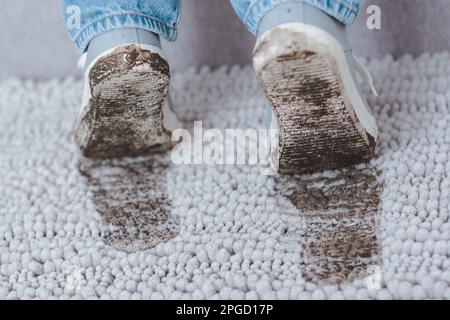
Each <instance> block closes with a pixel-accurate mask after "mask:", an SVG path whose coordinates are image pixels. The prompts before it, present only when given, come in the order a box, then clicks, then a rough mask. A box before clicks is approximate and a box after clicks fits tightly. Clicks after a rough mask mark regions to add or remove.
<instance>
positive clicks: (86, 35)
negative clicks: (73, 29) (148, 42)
mask: <svg viewBox="0 0 450 320" xmlns="http://www.w3.org/2000/svg"><path fill="white" fill-rule="evenodd" d="M123 28H136V29H143V30H147V31H151V32H154V33H157V34H159V35H160V36H161V37H163V38H164V39H166V40H168V41H173V40H175V38H176V36H177V29H176V27H175V26H171V25H168V24H167V23H164V22H162V21H160V20H158V19H157V18H154V17H151V16H147V15H143V14H140V13H121V14H117V15H107V16H104V17H100V18H98V19H97V20H95V21H93V22H92V23H90V24H88V25H87V26H85V27H84V28H83V29H82V30H81V31H80V32H79V33H78V34H77V35H76V36H75V37H74V38H73V41H74V43H75V46H76V48H77V50H78V52H80V53H83V52H84V51H86V49H87V47H88V45H89V42H90V41H91V40H92V39H93V38H94V37H95V36H97V35H99V34H101V33H104V32H107V31H111V30H115V29H123Z"/></svg>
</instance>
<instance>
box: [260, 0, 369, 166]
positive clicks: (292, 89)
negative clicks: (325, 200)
mask: <svg viewBox="0 0 450 320" xmlns="http://www.w3.org/2000/svg"><path fill="white" fill-rule="evenodd" d="M253 65H254V69H255V72H256V75H257V78H258V80H259V82H260V83H261V85H262V87H263V89H264V91H265V94H266V96H267V98H268V100H269V102H270V104H271V106H272V123H271V127H272V129H275V130H274V131H275V132H276V134H275V135H273V137H274V138H273V139H272V141H271V143H272V149H271V162H272V166H273V169H274V170H276V171H279V172H284V173H302V172H311V171H316V170H322V169H332V168H337V167H342V166H347V165H350V164H354V163H357V162H361V161H365V160H368V159H370V158H371V157H372V156H373V154H374V149H375V142H376V139H377V127H376V123H375V119H374V117H373V115H372V113H371V111H370V109H369V107H368V105H367V103H366V101H365V99H364V97H363V96H362V94H361V91H360V89H359V86H358V84H357V80H356V71H358V72H359V73H360V74H361V75H362V76H363V78H365V79H366V80H368V82H369V84H370V85H371V87H372V89H373V84H372V79H371V78H370V75H369V73H368V72H367V70H366V69H365V68H364V66H363V65H362V64H361V63H360V62H359V60H355V58H354V56H353V54H352V51H351V47H350V43H349V40H348V37H347V33H346V29H345V26H344V25H343V24H341V23H339V22H338V21H337V20H335V19H333V18H331V17H330V16H329V15H327V14H325V13H324V12H322V11H321V10H319V9H316V8H314V7H312V6H309V5H307V4H304V3H285V4H281V5H279V6H277V7H276V8H275V9H274V10H272V11H271V12H270V13H269V14H267V15H266V16H265V17H264V19H263V20H262V22H261V25H260V31H259V34H258V41H257V44H256V47H255V50H254V56H253ZM373 91H374V93H375V94H376V92H375V89H373Z"/></svg>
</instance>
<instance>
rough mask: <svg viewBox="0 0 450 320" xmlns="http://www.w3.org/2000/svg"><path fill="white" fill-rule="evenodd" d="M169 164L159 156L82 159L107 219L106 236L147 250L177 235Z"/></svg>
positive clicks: (122, 244)
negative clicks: (170, 197) (170, 198)
mask: <svg viewBox="0 0 450 320" xmlns="http://www.w3.org/2000/svg"><path fill="white" fill-rule="evenodd" d="M167 169H168V166H167V165H165V164H163V163H162V162H161V161H159V159H158V158H156V157H145V158H144V157H141V158H134V159H129V158H128V159H119V160H118V159H115V160H88V159H82V160H81V162H80V172H81V174H83V176H85V177H86V180H87V181H88V183H89V189H90V191H91V194H92V200H93V202H94V204H95V207H96V209H97V211H98V213H99V214H100V215H101V217H102V220H103V222H104V227H105V228H104V230H103V239H104V242H105V243H106V244H107V245H110V246H112V247H114V248H116V249H118V250H123V251H126V252H134V251H138V250H146V249H150V248H153V247H155V246H157V245H158V244H160V243H163V242H166V241H169V240H170V239H172V238H174V237H175V236H176V235H177V230H178V223H177V220H176V219H175V218H174V217H173V216H172V215H171V214H170V209H171V203H170V201H169V199H168V192H167Z"/></svg>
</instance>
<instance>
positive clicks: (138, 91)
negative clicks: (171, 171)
mask: <svg viewBox="0 0 450 320" xmlns="http://www.w3.org/2000/svg"><path fill="white" fill-rule="evenodd" d="M83 58H84V59H83V60H84V61H81V64H82V65H84V66H85V89H84V95H83V101H82V110H81V113H80V115H79V118H78V122H77V127H76V131H75V140H76V143H77V144H78V145H79V147H80V149H81V151H82V153H83V155H84V156H86V157H89V158H115V157H123V156H137V155H142V154H147V153H152V152H162V151H164V150H166V149H167V148H168V147H169V146H170V131H169V130H170V129H173V128H171V127H172V126H174V123H175V122H176V118H175V117H174V115H173V113H172V112H171V111H170V109H169V108H168V106H167V104H166V103H165V100H166V95H167V92H168V88H169V80H170V74H169V64H168V63H167V60H166V59H165V57H164V54H163V52H162V50H161V46H160V41H159V37H158V36H157V35H156V34H153V33H151V32H147V31H144V30H137V29H122V30H114V31H111V32H107V33H104V34H102V35H100V36H98V37H96V38H94V39H93V40H92V41H91V43H90V44H89V48H88V51H87V53H86V54H85V55H84V57H83Z"/></svg>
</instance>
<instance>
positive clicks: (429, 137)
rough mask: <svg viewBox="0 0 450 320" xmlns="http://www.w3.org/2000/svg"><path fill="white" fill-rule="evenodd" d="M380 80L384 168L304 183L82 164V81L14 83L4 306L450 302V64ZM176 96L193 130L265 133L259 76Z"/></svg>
mask: <svg viewBox="0 0 450 320" xmlns="http://www.w3.org/2000/svg"><path fill="white" fill-rule="evenodd" d="M369 66H370V69H371V71H372V72H373V76H374V78H375V85H376V87H377V89H378V90H379V92H380V95H379V97H378V98H374V97H369V101H370V104H371V105H372V106H373V107H374V111H375V114H376V118H377V120H378V123H379V126H380V141H379V144H378V148H377V157H376V159H374V160H373V161H372V162H371V163H368V164H363V165H359V166H355V167H352V168H345V169H342V170H335V171H327V172H322V173H318V174H313V175H303V176H265V175H262V174H261V168H260V167H258V166H245V165H235V166H231V165H174V164H173V163H171V161H170V156H169V155H166V156H153V157H142V158H137V159H121V160H115V161H104V162H98V161H97V162H96V161H88V160H85V159H81V157H80V155H79V153H78V151H77V148H76V146H75V145H74V143H73V141H72V131H73V127H74V122H75V118H76V115H77V112H78V105H79V102H80V93H81V88H82V86H81V82H79V81H78V80H73V79H67V80H64V81H56V80H54V81H48V82H32V81H19V80H7V81H4V82H2V83H1V84H0V150H1V154H0V262H1V263H0V298H7V299H17V298H21V299H33V298H37V299H46V298H58V299H64V298H74V299H80V298H93V299H99V298H102V299H128V298H133V299H142V298H144V299H181V298H185V299H228V298H231V299H344V298H345V299H369V298H370V299H393V298H395V299H399V298H400V299H408V298H416V299H422V298H434V299H444V298H445V299H450V221H449V214H450V179H449V175H450V115H449V103H450V86H449V84H450V67H449V66H450V55H449V54H448V53H442V54H437V55H434V56H429V55H423V56H421V57H419V58H417V59H412V58H411V57H404V58H402V59H400V60H399V61H393V60H392V59H390V58H386V59H383V60H374V61H371V62H370V63H369ZM365 92H366V93H367V95H368V96H369V91H368V90H366V91H365ZM172 96H173V100H174V106H175V109H176V111H177V113H178V114H179V115H180V118H181V119H182V120H183V121H184V122H185V123H186V125H187V126H189V125H192V122H193V121H194V120H203V125H204V126H205V127H206V128H219V129H225V128H260V127H262V126H263V123H264V121H265V111H264V106H265V99H264V97H263V95H262V93H261V91H260V89H259V88H258V86H257V83H256V81H255V79H254V74H253V72H252V70H251V69H250V68H244V69H240V68H231V69H227V68H222V69H219V70H217V71H213V72H212V71H210V70H209V69H208V68H203V69H201V70H198V71H196V70H188V71H186V72H184V73H178V74H176V75H174V79H173V84H172Z"/></svg>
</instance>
